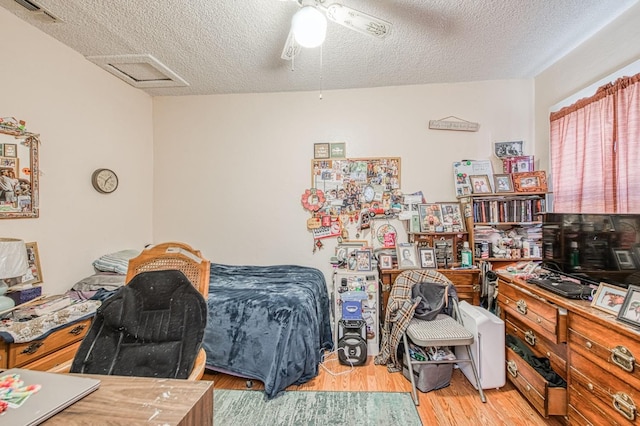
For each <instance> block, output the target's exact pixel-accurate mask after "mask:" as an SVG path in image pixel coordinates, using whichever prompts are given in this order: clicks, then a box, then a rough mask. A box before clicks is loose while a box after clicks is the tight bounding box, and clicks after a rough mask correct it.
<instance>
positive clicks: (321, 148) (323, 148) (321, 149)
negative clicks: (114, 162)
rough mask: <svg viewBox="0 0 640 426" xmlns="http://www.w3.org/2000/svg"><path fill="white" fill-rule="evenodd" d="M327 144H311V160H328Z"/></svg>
mask: <svg viewBox="0 0 640 426" xmlns="http://www.w3.org/2000/svg"><path fill="white" fill-rule="evenodd" d="M329 156H330V151H329V144H328V143H314V144H313V158H316V159H326V158H329Z"/></svg>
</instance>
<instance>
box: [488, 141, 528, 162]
mask: <svg viewBox="0 0 640 426" xmlns="http://www.w3.org/2000/svg"><path fill="white" fill-rule="evenodd" d="M523 149H524V142H523V141H511V142H496V143H494V144H493V153H494V154H495V155H496V157H498V158H503V157H518V156H521V155H523V154H524V152H523Z"/></svg>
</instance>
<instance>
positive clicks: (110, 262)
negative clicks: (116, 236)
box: [93, 250, 140, 275]
mask: <svg viewBox="0 0 640 426" xmlns="http://www.w3.org/2000/svg"><path fill="white" fill-rule="evenodd" d="M139 254H140V250H121V251H118V252H115V253H109V254H105V255H104V256H100V257H99V258H98V259H96V260H94V261H93V267H94V268H96V269H97V270H98V271H102V272H115V273H116V274H123V275H126V274H127V269H128V268H129V259H132V258H134V257H136V256H137V255H139Z"/></svg>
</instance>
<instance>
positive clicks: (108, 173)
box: [91, 169, 118, 194]
mask: <svg viewBox="0 0 640 426" xmlns="http://www.w3.org/2000/svg"><path fill="white" fill-rule="evenodd" d="M91 184H92V185H93V187H94V188H95V190H96V191H98V192H100V193H102V194H111V193H112V192H113V191H115V190H116V189H117V188H118V175H116V174H115V172H114V171H113V170H109V169H96V170H95V171H94V172H93V174H92V175H91Z"/></svg>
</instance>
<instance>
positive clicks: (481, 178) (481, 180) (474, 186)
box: [469, 175, 491, 194]
mask: <svg viewBox="0 0 640 426" xmlns="http://www.w3.org/2000/svg"><path fill="white" fill-rule="evenodd" d="M469 181H470V182H471V193H472V194H491V183H489V175H471V176H469Z"/></svg>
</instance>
